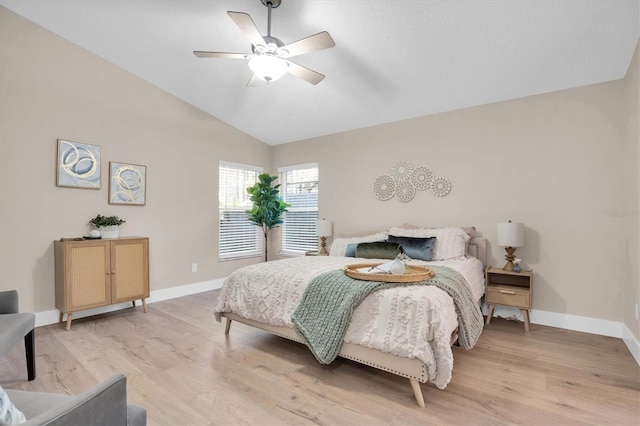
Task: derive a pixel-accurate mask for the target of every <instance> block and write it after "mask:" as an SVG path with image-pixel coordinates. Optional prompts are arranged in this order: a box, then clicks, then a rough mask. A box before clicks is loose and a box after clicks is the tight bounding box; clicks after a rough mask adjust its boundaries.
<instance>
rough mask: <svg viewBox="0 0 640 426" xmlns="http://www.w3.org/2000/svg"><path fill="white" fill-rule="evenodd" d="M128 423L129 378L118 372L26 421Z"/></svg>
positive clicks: (28, 422)
mask: <svg viewBox="0 0 640 426" xmlns="http://www.w3.org/2000/svg"><path fill="white" fill-rule="evenodd" d="M89 423H90V424H92V425H105V426H107V425H122V426H126V424H127V378H126V377H125V376H124V375H122V374H115V375H113V376H111V377H110V378H108V379H107V380H104V381H103V382H101V383H98V384H97V385H95V386H94V387H92V388H91V389H88V390H86V391H85V392H83V393H81V394H79V395H77V396H72V397H69V398H68V400H66V401H65V403H64V404H61V405H59V406H57V407H55V408H53V409H50V410H47V411H45V412H44V413H41V414H40V415H38V416H36V417H34V418H31V419H27V422H26V423H24V425H25V426H26V425H32V424H33V425H51V426H53V425H56V426H57V425H59V426H62V425H82V424H89Z"/></svg>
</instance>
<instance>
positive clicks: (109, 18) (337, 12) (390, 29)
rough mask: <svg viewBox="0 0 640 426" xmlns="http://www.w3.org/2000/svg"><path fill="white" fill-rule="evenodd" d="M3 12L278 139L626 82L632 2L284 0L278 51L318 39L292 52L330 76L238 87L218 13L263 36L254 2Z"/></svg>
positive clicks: (73, 5)
mask: <svg viewBox="0 0 640 426" xmlns="http://www.w3.org/2000/svg"><path fill="white" fill-rule="evenodd" d="M0 5H3V6H5V7H7V8H9V9H10V10H12V11H14V12H16V13H18V14H20V15H22V16H24V17H25V18H27V19H29V20H31V21H33V22H35V23H37V24H39V25H41V26H42V27H44V28H46V29H48V30H50V31H52V32H54V33H56V34H58V35H60V36H62V37H64V38H65V39H67V40H69V41H71V42H73V43H75V44H77V45H79V46H81V47H83V48H85V49H87V50H89V51H91V52H93V53H95V54H96V55H98V56H100V57H102V58H104V59H106V60H108V61H110V62H112V63H114V64H116V65H118V66H120V67H122V68H124V69H125V70H127V71H129V72H131V73H133V74H135V75H137V76H139V77H140V78H142V79H144V80H146V81H148V82H150V83H152V84H154V85H155V86H157V87H159V88H161V89H163V90H165V91H167V92H169V93H171V94H173V95H175V96H177V97H178V98H181V99H183V100H184V101H186V102H188V103H190V104H192V105H194V106H196V107H198V108H200V109H202V110H203V111H206V112H207V113H209V114H211V115H213V116H215V117H217V118H219V119H220V120H222V121H224V122H226V123H228V124H230V125H231V126H234V127H236V128H238V129H240V130H242V131H244V132H246V133H248V134H250V135H252V136H254V137H255V138H257V139H259V140H261V141H263V142H265V143H267V144H270V145H276V144H281V143H287V142H292V141H298V140H303V139H308V138H313V137H317V136H322V135H327V134H333V133H338V132H343V131H347V130H352V129H357V128H362V127H369V126H374V125H377V124H382V123H387V122H392V121H398V120H403V119H408V118H413V117H418V116H423V115H429V114H435V113H439V112H445V111H451V110H456V109H460V108H466V107H471V106H477V105H483V104H487V103H492V102H498V101H503V100H508V99H516V98H520V97H524V96H530V95H536V94H541V93H548V92H552V91H556V90H562V89H567V88H572V87H578V86H583V85H588V84H594V83H600V82H605V81H610V80H615V79H619V78H622V77H624V75H625V73H626V71H627V69H628V67H629V64H630V62H631V59H632V55H633V52H634V49H635V47H636V44H637V43H638V39H639V35H640V0H344V1H338V0H282V4H281V5H280V6H279V7H277V8H275V9H273V11H272V28H271V34H272V35H273V36H275V37H278V38H279V39H281V40H282V41H283V42H284V43H285V44H287V43H291V42H293V41H296V40H299V39H302V38H304V37H306V36H309V35H311V34H315V33H317V32H320V31H328V32H329V33H330V34H331V36H332V38H333V39H334V40H335V43H336V46H335V47H334V48H331V49H326V50H321V51H317V52H313V53H309V54H305V55H301V56H298V57H296V58H295V62H297V63H298V64H300V65H303V66H305V67H308V68H311V69H313V70H316V71H318V72H320V73H322V74H324V75H326V78H325V79H324V80H323V81H322V82H320V83H319V84H317V85H311V84H309V83H307V82H305V81H303V80H300V79H298V78H296V77H294V76H292V75H289V74H287V75H285V76H284V77H282V78H281V79H280V80H278V81H275V82H272V83H271V84H269V85H268V86H265V87H247V86H246V84H247V82H248V80H249V78H250V77H251V71H250V70H249V68H248V66H247V60H245V59H201V58H197V57H195V56H194V54H193V51H194V50H210V51H226V52H241V53H244V52H246V53H250V52H251V46H250V43H249V42H248V41H247V38H246V37H245V35H244V34H243V33H242V32H241V31H240V29H239V28H238V26H236V24H235V23H234V22H233V21H232V20H231V19H230V17H229V16H228V15H227V13H226V12H227V11H228V10H234V11H240V12H246V13H248V14H250V15H251V17H252V18H253V21H254V22H255V24H256V25H257V27H258V29H259V30H260V31H261V32H262V34H263V35H265V34H266V33H267V12H268V9H267V8H266V7H265V6H264V5H263V4H262V3H261V1H260V0H233V1H231V0H229V1H223V0H216V1H203V0H129V1H112V0H91V1H90V0H84V1H78V0H0Z"/></svg>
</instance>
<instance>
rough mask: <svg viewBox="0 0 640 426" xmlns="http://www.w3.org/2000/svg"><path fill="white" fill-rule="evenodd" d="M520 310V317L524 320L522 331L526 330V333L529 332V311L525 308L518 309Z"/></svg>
mask: <svg viewBox="0 0 640 426" xmlns="http://www.w3.org/2000/svg"><path fill="white" fill-rule="evenodd" d="M520 312H522V319H523V321H524V331H526V332H527V333H528V332H529V324H530V321H531V320H530V319H529V311H528V310H527V309H520Z"/></svg>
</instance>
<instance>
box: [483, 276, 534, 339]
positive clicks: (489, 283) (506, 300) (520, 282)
mask: <svg viewBox="0 0 640 426" xmlns="http://www.w3.org/2000/svg"><path fill="white" fill-rule="evenodd" d="M485 285H486V288H485V295H484V301H485V302H486V303H487V304H488V305H489V312H488V313H487V324H491V317H492V316H493V308H495V305H505V306H514V307H516V308H520V312H522V317H523V320H524V329H525V331H527V332H528V331H529V324H530V321H529V310H530V309H531V292H532V290H533V288H532V285H533V271H523V272H512V271H505V270H504V269H501V268H493V267H491V266H490V267H488V268H487V270H486V272H485Z"/></svg>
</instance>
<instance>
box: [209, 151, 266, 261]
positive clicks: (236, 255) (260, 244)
mask: <svg viewBox="0 0 640 426" xmlns="http://www.w3.org/2000/svg"><path fill="white" fill-rule="evenodd" d="M223 168H228V169H236V170H237V171H239V172H238V173H241V172H254V173H255V181H253V182H249V181H246V182H245V183H244V188H242V190H243V191H244V192H242V191H240V190H237V191H236V195H237V196H238V198H239V199H242V200H243V201H244V202H243V203H242V204H241V205H240V206H239V207H237V208H229V207H228V206H227V205H226V204H227V203H228V202H229V200H228V199H227V194H228V190H227V189H226V188H224V192H225V193H224V194H223V193H222V190H223V187H222V184H223V176H222V171H223ZM263 170H264V169H263V168H262V167H259V166H253V165H250V164H242V163H234V162H231V161H224V160H220V161H219V163H218V261H219V262H225V261H229V260H238V259H247V258H251V257H262V256H264V235H263V234H262V229H260V227H259V226H256V225H255V224H254V223H252V222H250V221H249V220H248V219H247V220H246V226H247V228H246V229H248V227H249V226H251V227H253V228H255V234H254V235H255V246H254V245H253V243H252V244H251V245H250V246H249V247H248V248H246V249H242V250H224V249H223V244H225V243H223V240H224V236H225V235H226V234H228V233H229V232H234V229H232V228H230V229H228V230H226V229H223V224H222V221H223V218H224V217H225V216H228V215H230V214H231V215H233V214H236V215H237V214H239V213H241V212H242V213H243V214H244V215H245V216H246V217H247V216H248V215H247V214H246V213H244V211H245V210H249V209H251V207H252V206H253V203H251V201H250V200H249V198H250V196H249V194H248V193H247V192H246V188H247V187H248V186H250V185H252V184H253V183H255V182H257V181H258V175H260V173H262V172H263ZM223 195H224V197H225V199H224V204H225V205H224V207H223V199H222V197H223ZM232 220H233V221H234V223H233V224H232V226H235V227H236V228H237V230H239V231H242V232H240V236H241V237H244V238H253V237H254V236H253V235H252V236H250V233H249V232H247V231H246V229H241V228H240V226H242V228H244V227H245V224H244V223H242V220H241V219H240V220H238V219H232ZM237 225H240V226H237ZM225 245H228V246H230V247H231V246H232V245H233V243H231V242H229V241H227V242H226V244H225Z"/></svg>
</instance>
